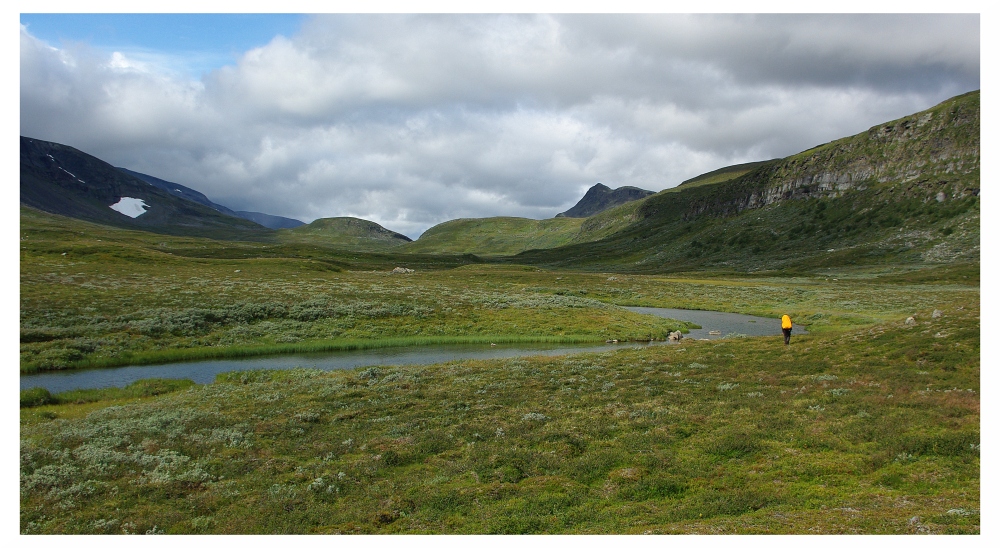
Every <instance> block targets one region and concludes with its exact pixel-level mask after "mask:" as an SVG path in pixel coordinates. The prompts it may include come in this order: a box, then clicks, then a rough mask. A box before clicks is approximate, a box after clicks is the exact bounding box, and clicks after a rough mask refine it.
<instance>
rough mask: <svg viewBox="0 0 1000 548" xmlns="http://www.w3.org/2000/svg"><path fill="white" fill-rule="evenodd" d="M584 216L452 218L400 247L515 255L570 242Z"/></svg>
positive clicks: (403, 248)
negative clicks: (535, 218)
mask: <svg viewBox="0 0 1000 548" xmlns="http://www.w3.org/2000/svg"><path fill="white" fill-rule="evenodd" d="M583 222H584V219H574V218H568V217H560V218H556V219H543V220H534V219H524V218H521V217H489V218H485V219H455V220H453V221H448V222H445V223H441V224H439V225H435V226H433V227H431V228H429V229H428V230H427V231H426V232H424V233H423V234H421V235H420V238H418V239H417V240H416V241H415V242H412V243H409V244H406V245H404V246H402V247H401V248H400V250H401V251H403V252H409V253H474V254H476V255H481V256H490V255H514V254H516V253H520V252H522V251H525V250H527V249H542V248H549V247H557V246H560V245H564V244H567V243H569V242H571V241H572V240H573V238H574V236H576V235H577V234H578V233H579V232H580V226H581V225H582V224H583Z"/></svg>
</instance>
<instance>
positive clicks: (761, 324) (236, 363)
mask: <svg viewBox="0 0 1000 548" xmlns="http://www.w3.org/2000/svg"><path fill="white" fill-rule="evenodd" d="M627 308H628V310H631V311H633V312H638V313H641V314H652V315H655V316H661V317H664V318H673V319H676V320H684V321H689V322H693V323H696V324H698V325H700V326H701V329H692V330H691V332H690V333H688V334H687V335H685V337H688V338H694V339H716V338H720V337H725V336H726V335H728V334H731V333H732V334H744V335H749V336H765V335H773V336H774V337H775V340H776V341H780V337H781V322H780V320H778V319H777V318H760V317H756V316H747V315H743V314H729V313H726V312H708V311H704V310H682V309H673V308H647V307H627ZM715 331H718V332H719V333H718V334H714V332H715ZM710 332H713V333H712V334H710ZM792 333H793V334H794V333H805V330H804V329H802V328H801V327H798V326H796V328H795V329H793V330H792ZM659 344H668V343H662V342H654V343H626V344H616V345H609V344H600V345H579V344H576V345H566V344H562V345H560V344H510V345H507V344H504V345H497V346H486V345H470V344H452V345H437V346H410V347H404V348H381V349H374V350H345V351H339V352H328V353H307V354H289V355H279V356H266V357H256V358H234V359H224V360H208V361H197V362H180V363H168V364H162V365H136V366H127V367H115V368H110V369H87V370H83V371H55V372H50V373H39V374H35V375H22V376H21V389H22V390H23V389H25V388H32V387H36V386H41V387H44V388H46V389H48V390H49V392H52V393H53V394H55V393H58V392H65V391H67V390H75V389H79V388H107V387H111V386H119V387H120V386H127V385H129V384H131V383H133V382H135V381H137V380H141V379H149V378H161V379H191V380H193V381H194V382H197V383H210V382H213V381H214V380H215V376H216V375H218V374H219V373H225V372H227V371H242V370H246V369H293V368H297V367H304V368H313V369H323V370H333V369H353V368H356V367H369V366H374V365H428V364H432V363H442V362H448V361H453V360H467V359H488V358H513V357H521V356H561V355H567V354H577V353H581V352H603V351H608V350H614V349H618V348H639V347H645V346H650V345H659Z"/></svg>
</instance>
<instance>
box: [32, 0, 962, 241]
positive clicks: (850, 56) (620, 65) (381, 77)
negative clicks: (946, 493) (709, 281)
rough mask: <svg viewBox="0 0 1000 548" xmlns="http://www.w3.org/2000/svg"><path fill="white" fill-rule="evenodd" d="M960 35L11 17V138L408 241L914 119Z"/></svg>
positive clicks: (787, 20)
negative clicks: (366, 225) (14, 45)
mask: <svg viewBox="0 0 1000 548" xmlns="http://www.w3.org/2000/svg"><path fill="white" fill-rule="evenodd" d="M86 17H90V18H91V19H85V18H86ZM979 29H980V20H979V16H978V15H975V14H973V15H801V16H788V15H761V16H746V15H743V16H724V15H708V16H682V15H576V16H565V15H552V16H550V15H518V16H514V15H499V16H492V15H490V16H486V15H467V16H452V15H420V16H402V15H322V16H288V15H283V16H259V17H246V16H232V15H227V16H218V15H217V16H204V15H194V16H186V17H185V16H163V15H144V16H128V17H123V16H97V15H91V16H79V15H77V16H70V15H65V16H56V15H48V16H37V15H36V16H32V15H24V14H22V16H21V30H20V32H21V37H20V103H21V107H20V130H21V134H22V135H25V136H28V137H34V138H38V139H44V140H49V141H55V142H59V143H63V144H67V145H71V146H74V147H76V148H78V149H80V150H82V151H84V152H87V153H89V154H92V155H94V156H97V157H99V158H101V159H103V160H106V161H108V162H110V163H112V164H114V165H116V166H121V167H126V168H129V169H133V170H136V171H140V172H143V173H147V174H149V175H153V176H156V177H159V178H162V179H166V180H169V181H173V182H176V183H180V184H183V185H186V186H189V187H191V188H193V189H195V190H198V191H201V192H203V193H204V194H206V195H207V196H208V197H209V198H210V199H212V200H213V201H215V202H217V203H220V204H223V205H225V206H227V207H230V208H233V209H238V210H249V211H261V212H265V213H270V214H274V215H283V216H287V217H293V218H297V219H300V220H302V221H306V222H309V221H312V220H314V219H317V218H321V217H336V216H353V217H361V218H364V219H369V220H372V221H375V222H377V223H379V224H381V225H383V226H385V227H386V228H389V229H392V230H395V231H398V232H401V233H403V234H406V235H408V236H410V237H413V238H416V237H417V236H419V235H420V233H421V232H423V231H424V230H426V229H427V228H429V227H430V226H433V225H435V224H437V223H440V222H443V221H446V220H449V219H455V218H459V217H489V216H495V215H513V216H521V217H530V218H535V219H541V218H547V217H552V216H554V215H555V214H556V213H559V212H561V211H564V210H566V209H568V208H569V207H571V206H572V205H573V204H574V203H576V201H577V200H579V199H580V198H581V197H582V196H583V193H584V192H585V191H586V189H587V188H589V187H590V186H592V185H594V184H595V183H598V182H600V183H604V184H605V185H608V186H610V187H612V188H615V187H619V186H623V185H631V186H637V187H641V188H645V189H649V190H662V189H665V188H669V187H673V186H676V185H677V184H678V183H680V182H681V181H683V180H685V179H688V178H691V177H694V176H696V175H699V174H701V173H704V172H707V171H711V170H714V169H717V168H720V167H724V166H727V165H731V164H736V163H742V162H749V161H755V160H764V159H770V158H776V157H783V156H787V155H790V154H794V153H796V152H799V151H802V150H804V149H807V148H810V147H812V146H815V145H818V144H821V143H825V142H828V141H831V140H833V139H837V138H840V137H844V136H847V135H852V134H855V133H858V132H861V131H864V130H866V129H867V128H868V127H870V126H872V125H875V124H878V123H880V122H883V121H888V120H891V119H894V118H898V117H901V116H905V115H907V114H910V113H913V112H916V111H919V110H923V109H926V108H929V107H931V106H933V105H935V104H937V103H939V102H940V101H943V100H945V99H947V98H949V97H952V96H954V95H957V94H960V93H964V92H967V91H971V90H974V89H979V86H980V45H979V44H980V30H979Z"/></svg>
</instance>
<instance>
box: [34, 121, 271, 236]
mask: <svg viewBox="0 0 1000 548" xmlns="http://www.w3.org/2000/svg"><path fill="white" fill-rule="evenodd" d="M20 190H21V195H20V199H21V203H22V204H24V205H26V206H30V207H33V208H36V209H39V210H42V211H46V212H49V213H56V214H59V215H64V216H67V217H74V218H77V219H83V220H87V221H92V222H97V223H102V224H108V225H112V226H119V227H126V228H136V229H141V230H149V231H153V232H161V233H169V234H182V235H191V236H207V237H216V238H222V239H260V238H266V237H267V235H268V234H270V233H271V231H270V230H269V229H267V228H264V227H262V226H260V225H258V224H256V223H253V222H251V221H247V220H244V219H240V218H235V217H231V216H229V215H224V214H222V213H219V212H218V211H216V210H214V209H212V208H211V207H208V206H206V205H203V204H200V203H197V202H196V201H192V200H189V199H187V198H183V197H180V196H177V195H176V194H178V193H176V192H175V193H171V192H168V191H166V190H163V189H161V188H158V187H156V186H153V185H151V184H149V183H148V182H146V181H143V180H140V179H138V178H136V177H134V176H132V175H130V174H128V173H123V172H122V171H120V170H118V169H117V168H115V167H114V166H112V165H111V164H109V163H107V162H104V161H102V160H100V159H98V158H95V157H94V156H91V155H89V154H86V153H84V152H81V151H79V150H77V149H75V148H73V147H69V146H66V145H61V144H58V143H51V142H48V141H42V140H40V139H31V138H28V137H24V136H22V137H21V189H20Z"/></svg>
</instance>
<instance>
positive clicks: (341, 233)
mask: <svg viewBox="0 0 1000 548" xmlns="http://www.w3.org/2000/svg"><path fill="white" fill-rule="evenodd" d="M276 237H277V241H279V242H282V243H301V244H313V245H322V246H328V247H335V248H342V249H353V250H372V249H377V250H389V249H392V248H394V247H398V246H401V245H403V244H405V243H407V242H408V239H407V238H405V237H404V236H402V235H401V234H398V233H396V232H393V231H391V230H388V229H386V228H383V227H382V226H380V225H378V224H377V223H373V222H371V221H366V220H364V219H357V218H354V217H333V218H328V219H316V220H315V221H313V222H311V223H309V224H307V225H304V226H299V227H296V228H291V229H283V230H279V231H278V232H277V234H276Z"/></svg>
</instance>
